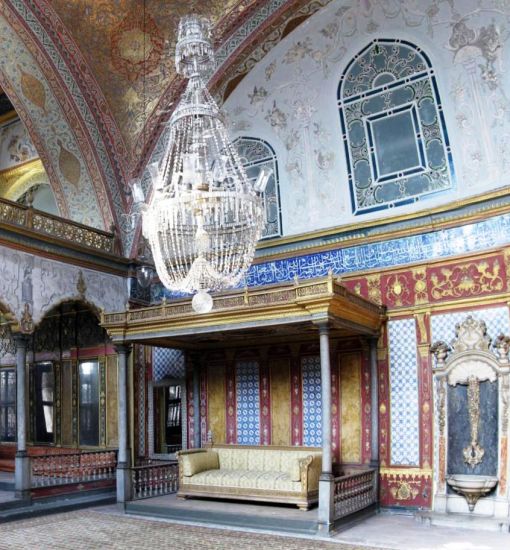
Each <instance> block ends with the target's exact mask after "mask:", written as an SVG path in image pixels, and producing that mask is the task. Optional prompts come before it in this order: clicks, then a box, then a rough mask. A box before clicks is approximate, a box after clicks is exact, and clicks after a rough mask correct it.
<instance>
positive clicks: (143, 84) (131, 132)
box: [0, 0, 330, 255]
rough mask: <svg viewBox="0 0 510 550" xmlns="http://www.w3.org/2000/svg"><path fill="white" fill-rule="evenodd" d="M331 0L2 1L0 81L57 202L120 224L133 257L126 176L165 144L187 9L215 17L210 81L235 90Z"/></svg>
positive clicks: (84, 216)
mask: <svg viewBox="0 0 510 550" xmlns="http://www.w3.org/2000/svg"><path fill="white" fill-rule="evenodd" d="M329 1H330V0H189V1H187V2H183V1H182V0H145V1H144V0H0V27H1V30H2V32H1V33H0V86H1V87H2V89H3V90H4V91H5V92H6V93H7V95H8V97H9V99H10V101H11V102H12V104H13V106H14V108H15V110H16V112H17V113H18V114H19V116H20V118H21V119H22V121H23V122H24V124H25V126H26V127H27V129H28V132H29V134H30V137H31V139H32V142H33V143H34V145H35V147H36V149H37V151H38V153H39V156H40V158H41V160H42V162H43V164H44V168H45V170H46V172H47V174H48V178H49V181H50V183H51V185H52V188H53V190H54V192H55V195H56V197H57V202H58V204H59V210H60V212H61V213H62V215H64V216H69V217H70V218H71V219H74V220H76V221H80V222H82V223H86V224H89V225H93V226H96V227H101V228H104V229H110V228H111V227H115V228H116V230H117V231H118V233H119V236H120V238H121V239H122V241H123V242H124V251H125V253H126V255H129V254H130V253H131V252H132V251H133V250H136V232H135V231H134V230H133V228H131V229H130V228H129V216H128V214H129V211H130V208H131V198H130V196H129V194H128V193H126V183H127V182H128V181H129V179H130V178H131V177H134V176H140V175H141V174H142V173H143V170H144V168H145V166H146V163H147V162H148V160H149V158H150V157H151V155H152V156H153V158H154V155H156V154H157V149H158V146H159V143H160V141H161V140H160V141H158V140H159V138H160V136H161V133H162V131H163V127H164V122H165V121H166V120H167V119H168V117H169V116H170V110H171V105H175V103H176V102H177V100H178V98H179V93H180V91H181V90H182V84H183V83H182V81H181V80H180V79H179V78H178V77H176V75H175V71H174V59H173V52H174V46H175V40H176V30H177V25H178V21H179V18H180V17H181V16H182V15H185V14H188V13H190V12H192V11H195V12H196V13H200V14H203V15H206V16H208V17H210V18H211V20H212V21H213V24H214V41H215V48H216V50H217V52H218V55H217V57H218V60H219V62H218V69H217V71H216V73H215V74H214V75H213V76H212V79H211V88H212V90H213V92H215V93H216V94H217V95H218V97H220V99H221V98H223V97H225V96H226V95H228V93H230V92H231V91H232V90H233V89H234V88H235V86H236V85H237V84H238V83H239V82H240V80H241V79H242V78H243V77H244V76H245V75H246V74H247V73H248V72H249V71H250V70H251V68H252V67H253V66H254V64H256V63H257V62H258V61H259V60H260V59H262V57H264V55H265V54H266V53H267V52H268V51H269V50H270V49H271V48H272V47H273V46H274V45H276V43H277V42H278V41H279V40H280V39H281V38H282V37H283V36H285V34H286V33H287V32H290V30H292V29H293V28H295V27H296V26H297V25H298V24H300V23H301V22H302V21H303V20H304V19H306V17H308V16H309V15H311V14H312V13H313V12H314V11H316V10H318V9H320V8H321V7H322V6H323V5H325V4H327V3H328V2H329Z"/></svg>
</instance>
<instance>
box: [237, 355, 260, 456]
mask: <svg viewBox="0 0 510 550" xmlns="http://www.w3.org/2000/svg"><path fill="white" fill-rule="evenodd" d="M259 385H260V383H259V364H258V362H257V361H238V362H237V363H236V399H237V443H238V444H239V445H258V444H259V443H260V402H259Z"/></svg>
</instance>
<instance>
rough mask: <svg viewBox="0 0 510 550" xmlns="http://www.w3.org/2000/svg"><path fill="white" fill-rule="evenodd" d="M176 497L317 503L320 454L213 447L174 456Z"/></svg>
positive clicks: (302, 504)
mask: <svg viewBox="0 0 510 550" xmlns="http://www.w3.org/2000/svg"><path fill="white" fill-rule="evenodd" d="M178 460H179V479H180V487H179V493H178V495H177V496H180V497H188V496H214V497H225V498H238V499H251V500H267V501H274V502H287V503H294V504H297V505H298V506H299V507H300V508H302V509H307V508H308V507H309V506H310V504H312V503H314V502H317V498H318V488H319V476H320V473H321V453H320V452H319V451H318V449H311V448H303V447H247V446H235V445H228V446H226V445H225V446H215V447H214V448H211V449H195V450H193V451H181V452H179V453H178Z"/></svg>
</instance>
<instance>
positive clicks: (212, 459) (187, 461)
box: [182, 451, 220, 477]
mask: <svg viewBox="0 0 510 550" xmlns="http://www.w3.org/2000/svg"><path fill="white" fill-rule="evenodd" d="M219 467H220V465H219V460H218V453H217V452H215V451H207V452H206V453H193V454H188V455H184V456H183V457H182V475H183V476H185V477H191V476H194V475H195V474H199V473H200V472H203V471H204V470H217V469H218V468H219Z"/></svg>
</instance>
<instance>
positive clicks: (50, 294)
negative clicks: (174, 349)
mask: <svg viewBox="0 0 510 550" xmlns="http://www.w3.org/2000/svg"><path fill="white" fill-rule="evenodd" d="M0 294H1V296H2V305H3V308H4V309H7V310H9V311H10V312H11V313H12V315H13V317H14V318H15V319H17V320H18V323H19V324H20V328H21V329H22V330H23V331H24V332H31V331H32V328H33V326H35V325H37V323H38V322H39V321H40V320H41V319H42V317H43V316H44V315H45V313H46V312H47V311H49V310H50V309H51V308H53V307H54V306H56V305H58V304H59V303H61V302H62V301H65V300H78V299H82V300H83V299H86V300H87V302H88V303H90V304H91V305H92V306H94V307H95V308H97V309H98V310H99V309H104V310H105V311H107V312H108V311H120V310H122V309H124V305H125V303H126V301H127V286H126V280H125V279H124V278H123V277H120V276H116V275H110V274H107V273H99V272H97V271H92V270H89V269H81V270H80V269H79V268H77V267H75V266H72V265H68V264H64V263H61V262H56V261H52V260H46V259H43V258H40V257H37V256H31V255H29V254H25V253H23V252H19V251H14V250H11V249H8V248H3V247H0ZM85 294H86V295H85Z"/></svg>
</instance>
